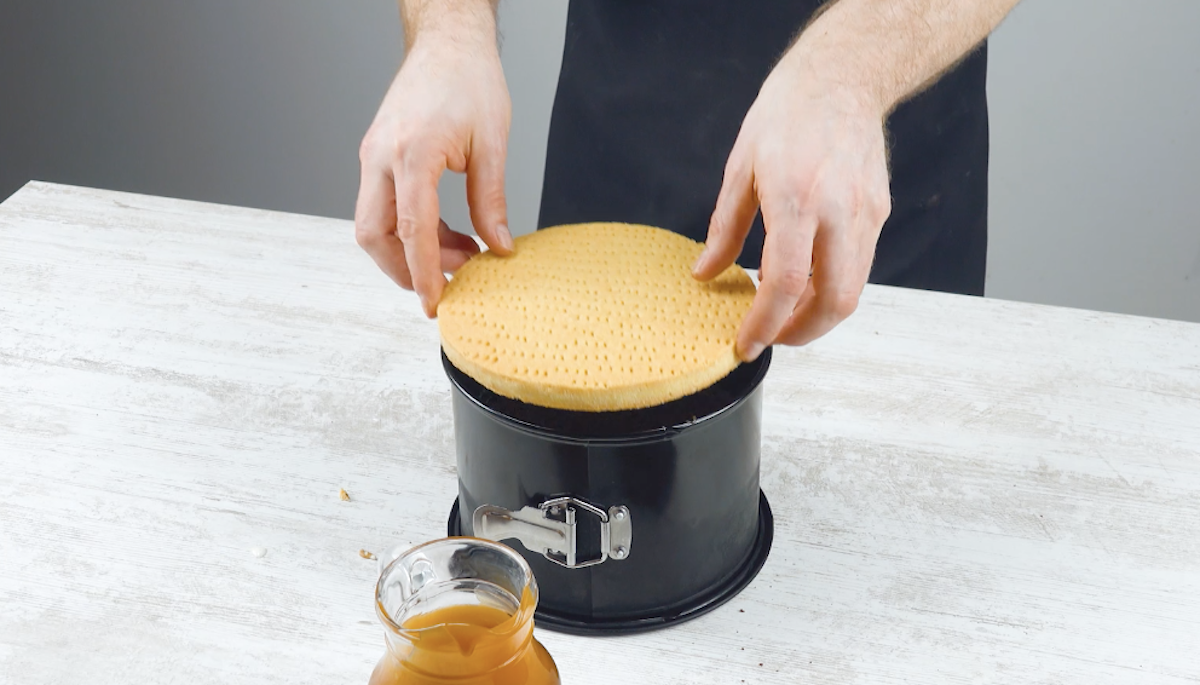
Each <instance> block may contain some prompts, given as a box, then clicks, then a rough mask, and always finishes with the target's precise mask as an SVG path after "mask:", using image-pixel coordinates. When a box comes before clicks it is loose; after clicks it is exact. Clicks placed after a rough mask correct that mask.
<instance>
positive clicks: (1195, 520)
mask: <svg viewBox="0 0 1200 685" xmlns="http://www.w3.org/2000/svg"><path fill="white" fill-rule="evenodd" d="M437 351H438V347H437V329H436V325H435V324H434V323H433V322H430V321H427V320H425V319H424V318H423V317H421V316H420V315H419V308H418V306H417V304H416V300H415V298H414V297H413V296H412V295H411V294H409V293H404V292H402V291H400V290H398V289H397V288H395V287H394V286H392V285H391V284H390V283H389V282H388V281H387V280H386V279H385V278H384V277H383V276H382V275H380V274H379V273H378V272H377V270H376V269H375V267H374V266H373V264H372V263H371V262H370V260H369V259H368V258H367V257H366V256H365V255H363V254H361V253H360V251H359V250H358V248H357V247H356V246H355V245H354V240H353V237H352V228H351V226H350V224H349V223H347V222H343V221H334V220H327V219H318V218H312V217H302V216H292V215H285V214H278V213H271V212H264V211H255V210H247V209H237V208H229V207H218V206H212V205H203V204H198V203H191V202H181V201H175V200H169V199H161V198H152V197H144V196H136V195H128V194H118V193H110V192H99V191H93V190H84V189H77V188H70V187H63V186H54V185H47V184H31V185H30V186H28V187H26V188H25V189H24V190H22V191H21V192H19V193H17V194H16V195H15V196H13V197H12V198H11V199H9V200H8V201H7V202H5V203H4V204H3V205H0V683H14V684H16V683H20V684H26V683H28V684H31V685H32V684H43V683H45V684H50V683H76V682H87V683H90V684H92V685H103V684H107V683H189V684H200V683H225V684H229V683H256V684H276V683H278V684H281V685H282V684H284V683H286V684H288V685H294V684H298V683H332V682H347V683H355V682H360V683H365V682H366V677H367V674H368V673H369V671H370V669H371V667H372V666H373V664H374V662H375V660H376V659H377V658H378V657H379V655H380V653H381V650H382V633H381V630H380V628H379V627H378V626H377V624H376V619H375V617H374V615H373V613H372V608H371V597H372V586H373V582H374V578H375V566H374V563H373V562H370V561H366V560H364V559H362V558H360V557H359V555H358V550H359V549H360V548H365V549H368V550H372V551H375V552H377V553H378V552H381V551H383V550H384V549H386V548H388V547H390V546H392V545H395V544H398V543H405V542H417V541H423V540H426V539H430V538H435V537H439V536H441V535H442V534H443V533H444V526H445V519H446V514H447V511H448V507H449V506H450V504H451V502H452V500H453V498H454V495H455V491H456V488H455V472H454V450H453V440H452V432H451V416H450V405H449V389H448V383H447V381H446V379H445V377H444V376H443V374H442V372H441V369H440V367H439V365H438V362H437ZM763 487H764V489H765V490H766V492H767V495H768V497H769V498H770V500H771V504H772V506H773V508H774V511H775V516H776V539H775V545H774V548H773V550H772V553H771V557H770V559H769V560H768V562H767V564H766V567H765V568H764V569H763V572H762V573H761V575H760V576H759V577H758V579H757V580H756V581H755V582H754V583H753V584H752V586H751V587H750V588H749V589H747V590H746V591H745V592H744V593H743V594H742V595H740V596H739V597H738V598H736V599H735V600H734V601H733V602H731V603H730V604H729V605H727V606H726V607H724V608H723V609H721V610H720V611H718V612H716V613H714V614H711V615H709V616H707V617H704V618H702V619H700V620H697V621H695V622H692V623H689V624H686V625H683V626H680V627H678V628H675V629H672V630H668V631H664V632H659V633H654V634H650V635H645V636H638V637H628V638H619V639H584V638H573V637H567V636H562V635H557V634H554V633H549V632H545V631H539V635H540V637H541V639H542V640H543V641H544V642H545V644H546V645H547V647H548V648H549V649H550V650H551V653H552V654H553V655H554V657H555V658H556V660H557V661H558V663H559V666H560V668H561V670H562V672H563V675H564V682H566V683H570V684H576V683H579V684H590V683H594V684H597V685H599V684H601V683H606V684H607V683H652V684H654V685H666V684H674V683H678V684H681V685H682V684H684V683H686V684H689V685H692V684H697V683H714V684H715V683H740V682H746V683H805V684H811V685H823V684H834V683H977V682H987V683H992V682H995V683H1088V684H1101V683H1194V682H1200V326H1197V325H1194V324H1185V323H1178V322H1171V321H1162V320H1153V319H1143V318H1134V317H1126V316H1114V315H1108V314H1099V313H1093V312H1084V311H1075V310H1067V309H1056V308H1050V307H1042V306H1032V305H1024V304H1016V303H1008V302H1000V301H993V300H985V299H978V298H966V297H958V296H951V295H944V294H935V293H924V292H913V291H904V290H898V289H892V288H884V287H874V286H871V287H869V288H868V289H867V291H866V293H865V296H864V300H863V303H862V306H861V308H860V310H859V312H858V313H857V314H856V315H855V316H854V317H852V318H851V319H850V320H849V321H848V322H846V323H845V324H844V325H842V326H841V327H840V328H838V329H837V330H836V331H835V332H834V333H833V334H831V335H829V336H827V337H826V338H824V339H822V340H820V341H818V342H817V343H816V344H813V345H811V346H810V347H808V348H804V349H780V350H777V355H776V358H775V363H774V365H773V367H772V369H771V371H770V374H769V376H768V379H767V386H766V402H765V409H764V436H763ZM338 488H345V489H346V490H347V491H348V492H349V493H350V495H351V497H352V500H351V501H350V502H342V501H340V500H339V498H338V495H337V492H338ZM254 548H261V549H265V550H266V554H265V556H262V557H257V556H255V555H254V554H253V553H252V551H251V550H253V549H254Z"/></svg>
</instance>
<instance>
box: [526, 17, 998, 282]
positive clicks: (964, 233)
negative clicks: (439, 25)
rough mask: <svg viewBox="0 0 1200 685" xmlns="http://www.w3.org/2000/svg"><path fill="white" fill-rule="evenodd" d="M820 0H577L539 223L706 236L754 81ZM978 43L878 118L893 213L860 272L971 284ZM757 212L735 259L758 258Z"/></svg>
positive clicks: (977, 217) (975, 252)
mask: <svg viewBox="0 0 1200 685" xmlns="http://www.w3.org/2000/svg"><path fill="white" fill-rule="evenodd" d="M820 4H821V2H820V1H819V0H779V1H770V2H769V1H767V0H759V1H756V2H733V1H732V0H724V1H720V0H670V1H668V0H572V2H571V5H570V10H569V14H568V18H567V33H566V44H565V48H564V50H563V62H562V72H561V75H560V76H559V82H558V92H557V95H556V97H555V100H554V110H553V114H552V117H551V122H550V136H549V149H548V152H547V156H546V175H545V181H544V184H543V189H542V204H541V213H540V216H539V218H538V226H539V227H542V228H544V227H546V226H554V225H558V224H566V223H577V222H585V221H623V222H629V223H641V224H649V225H652V226H660V227H662V228H667V229H670V230H672V231H675V232H677V233H681V234H683V235H686V236H688V237H690V238H692V239H694V240H698V241H703V240H704V239H705V236H706V234H707V232H708V222H709V218H710V216H711V214H712V210H713V207H714V205H715V203H716V199H717V193H718V191H719V190H720V188H721V176H722V171H723V170H724V167H725V161H726V158H727V157H728V155H729V151H730V149H732V147H733V142H734V140H735V138H736V137H737V133H738V129H739V128H740V126H741V123H742V119H743V117H744V116H745V114H746V112H747V111H748V110H749V108H750V105H751V103H752V102H753V101H754V98H755V96H756V95H757V94H758V89H759V87H760V86H761V85H762V82H763V79H764V78H766V76H767V74H768V72H769V71H770V69H771V67H772V66H773V65H774V63H775V62H776V61H777V60H778V58H779V56H780V55H781V54H782V53H783V51H784V50H785V49H786V47H787V45H788V43H789V42H790V41H791V39H792V37H793V36H794V35H795V33H796V31H797V30H798V29H799V28H800V27H801V26H803V25H804V24H805V22H807V21H808V20H809V18H810V17H811V16H812V13H813V12H814V11H815V10H816V8H817V7H818V6H819V5H820ZM986 75H987V53H986V46H984V47H981V48H980V49H979V50H977V51H975V52H974V53H972V54H971V55H970V56H969V57H967V58H966V59H965V60H964V61H962V62H961V63H960V64H959V65H958V66H957V67H956V68H955V69H954V70H952V71H950V72H948V73H947V74H946V75H945V76H943V77H942V79H941V80H940V81H939V82H938V83H937V84H935V85H934V86H933V87H931V88H930V89H928V90H926V91H924V92H923V93H921V94H919V95H917V96H916V97H915V98H913V99H911V100H909V101H908V102H906V103H904V104H902V105H901V106H900V107H898V108H897V109H896V111H895V112H894V113H893V114H892V116H891V117H890V119H889V120H888V133H889V141H890V148H891V152H890V154H891V176H892V182H891V191H892V214H891V217H890V218H889V219H888V222H887V224H886V225H885V226H884V229H883V233H882V235H881V236H880V239H879V246H878V249H877V251H876V258H875V264H874V267H873V268H872V270H871V282H873V283H884V284H889V285H899V286H906V287H911V288H922V289H928V290H942V291H947V292H957V293H964V294H973V295H982V294H983V284H984V272H985V269H986V265H987V160H988V120H987V98H986V93H985V80H986ZM762 245H763V226H762V218H761V216H759V217H758V218H756V219H755V221H754V228H753V230H752V231H751V233H750V237H749V238H748V239H747V240H746V245H745V248H744V249H743V251H742V254H741V256H740V257H739V259H738V262H739V263H740V264H741V265H742V266H745V267H747V268H757V267H758V264H759V260H760V256H761V254H762Z"/></svg>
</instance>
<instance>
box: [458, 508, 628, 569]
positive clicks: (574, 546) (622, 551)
mask: <svg viewBox="0 0 1200 685" xmlns="http://www.w3.org/2000/svg"><path fill="white" fill-rule="evenodd" d="M578 511H584V512H587V513H588V514H591V515H592V516H595V517H596V518H598V519H599V520H600V556H599V557H598V558H595V559H583V560H580V559H579V558H578V555H577V550H578V548H579V544H578V543H579V540H578V524H577V523H576V514H577V512H578ZM471 523H472V527H473V530H474V531H475V536H476V537H481V538H484V539H487V540H492V541H494V542H500V541H502V540H513V539H516V540H519V541H520V542H521V544H523V545H525V548H526V549H528V550H530V551H531V552H540V553H541V554H542V556H544V557H546V558H547V559H549V560H550V561H552V562H554V563H556V564H558V565H559V566H564V567H566V568H587V567H588V566H595V565H596V564H602V563H604V562H605V561H608V560H609V559H613V560H614V561H622V560H624V559H628V558H629V552H630V546H631V544H632V542H633V521H632V518H631V516H630V514H629V509H628V507H624V506H615V507H610V508H609V509H608V511H604V510H603V509H601V508H599V507H596V506H593V505H591V504H589V503H587V502H585V501H583V500H581V499H578V498H576V497H555V498H554V499H549V500H546V501H545V502H542V503H541V504H539V505H538V506H537V507H523V508H522V509H521V510H520V511H510V510H508V509H505V508H504V507H497V506H494V505H491V504H484V505H482V506H480V507H479V508H478V509H476V510H475V513H474V514H473V515H472V516H471Z"/></svg>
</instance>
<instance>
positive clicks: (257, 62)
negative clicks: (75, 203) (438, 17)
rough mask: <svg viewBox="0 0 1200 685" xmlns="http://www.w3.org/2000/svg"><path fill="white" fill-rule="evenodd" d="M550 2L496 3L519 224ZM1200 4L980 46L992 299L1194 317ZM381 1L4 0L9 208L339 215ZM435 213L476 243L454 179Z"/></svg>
mask: <svg viewBox="0 0 1200 685" xmlns="http://www.w3.org/2000/svg"><path fill="white" fill-rule="evenodd" d="M565 17H566V2H565V1H564V0H508V1H507V2H505V3H504V4H503V5H502V10H501V31H502V34H503V36H504V42H503V61H504V65H505V69H506V73H507V77H508V82H509V87H510V90H511V92H512V97H513V129H512V134H511V137H510V141H509V149H510V155H509V161H508V189H509V206H510V224H511V226H512V227H513V229H514V231H515V232H523V231H524V230H529V229H531V228H532V227H533V225H534V222H535V220H536V217H537V205H538V198H539V196H540V193H541V180H542V169H543V158H544V154H545V147H546V130H547V126H548V123H549V115H550V106H551V103H552V101H553V97H554V83H555V79H556V78H557V75H558V63H559V58H560V55H561V50H562V41H563V29H564V24H565ZM1197 32H1200V3H1197V2H1195V0H1143V2H1139V3H1128V2H1117V1H1116V0H1026V1H1025V3H1024V4H1023V5H1021V6H1020V7H1019V8H1018V9H1017V11H1016V12H1015V13H1014V14H1013V16H1012V17H1010V19H1009V20H1008V21H1007V22H1006V23H1005V25H1004V26H1002V27H1001V29H1000V30H999V31H998V32H997V34H996V35H995V36H994V38H993V41H992V52H991V65H990V73H989V79H990V85H989V94H990V99H991V107H992V167H991V189H992V198H991V209H990V212H991V236H992V237H991V249H990V253H989V260H988V261H989V266H988V271H989V273H988V288H987V292H988V295H989V296H991V297H1000V298H1006V299H1017V300H1025V301H1032V302H1041V303H1049V304H1059V305H1067V306H1075V307H1085V308H1090V309H1100V310H1107V311H1116V312H1126V313H1133V314H1143V315H1150V316H1162V317H1169V318H1180V319H1187V320H1192V321H1200V203H1197V202H1196V201H1195V199H1194V198H1195V197H1196V196H1197V194H1200V41H1197V39H1196V38H1195V36H1196V35H1197ZM399 56H400V30H399V21H398V13H397V11H396V6H395V4H394V3H393V2H390V1H376V2H368V1H366V0H340V1H339V2H337V3H333V2H328V1H317V0H253V1H249V0H206V1H205V2H193V1H188V2H184V1H183V0H157V1H155V2H151V1H150V0H141V1H138V0H107V1H106V2H104V3H90V2H84V1H83V0H5V2H3V3H0V197H6V196H7V195H8V194H10V193H11V192H13V191H15V190H16V189H17V188H19V187H20V186H21V185H22V184H23V183H24V182H26V181H27V180H30V179H40V180H48V181H56V182H62V183H73V184H79V185H87V186H94V187H103V188H114V189H120V190H129V191H134V192H144V193H152V194H158V195H167V196H173V197H183V198H191V199H198V200H205V201H211V202H221V203H228V204H237V205H246V206H254V207H263V208H268V209H278V210H285V211H292V212H301V213H309V214H320V215H327V216H335V217H346V218H348V217H350V216H351V215H352V213H353V205H354V197H355V194H356V191H357V183H358V165H357V148H358V142H359V140H360V138H361V136H362V133H363V132H364V131H365V129H366V127H367V125H368V124H369V122H370V120H371V118H372V116H373V114H374V111H375V108H376V106H377V105H378V103H379V100H380V98H381V97H382V95H383V92H384V90H385V89H386V87H387V85H388V83H389V82H390V80H391V77H392V75H393V73H394V70H395V68H396V65H397V63H398V60H399ZM441 196H442V199H443V215H444V216H445V217H446V219H447V221H448V222H449V223H450V224H451V226H454V227H456V228H458V229H459V230H466V229H468V228H469V223H468V220H467V212H466V207H465V203H464V202H463V184H462V179H461V177H455V176H450V177H448V178H447V179H445V180H444V181H443V184H442V189H441Z"/></svg>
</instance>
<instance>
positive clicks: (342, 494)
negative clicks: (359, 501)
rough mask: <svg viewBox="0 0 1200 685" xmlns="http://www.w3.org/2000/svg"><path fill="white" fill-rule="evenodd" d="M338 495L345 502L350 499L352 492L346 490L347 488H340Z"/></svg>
mask: <svg viewBox="0 0 1200 685" xmlns="http://www.w3.org/2000/svg"><path fill="white" fill-rule="evenodd" d="M338 497H339V498H341V500H342V501H343V502H349V501H350V493H348V492H346V489H345V488H338Z"/></svg>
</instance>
